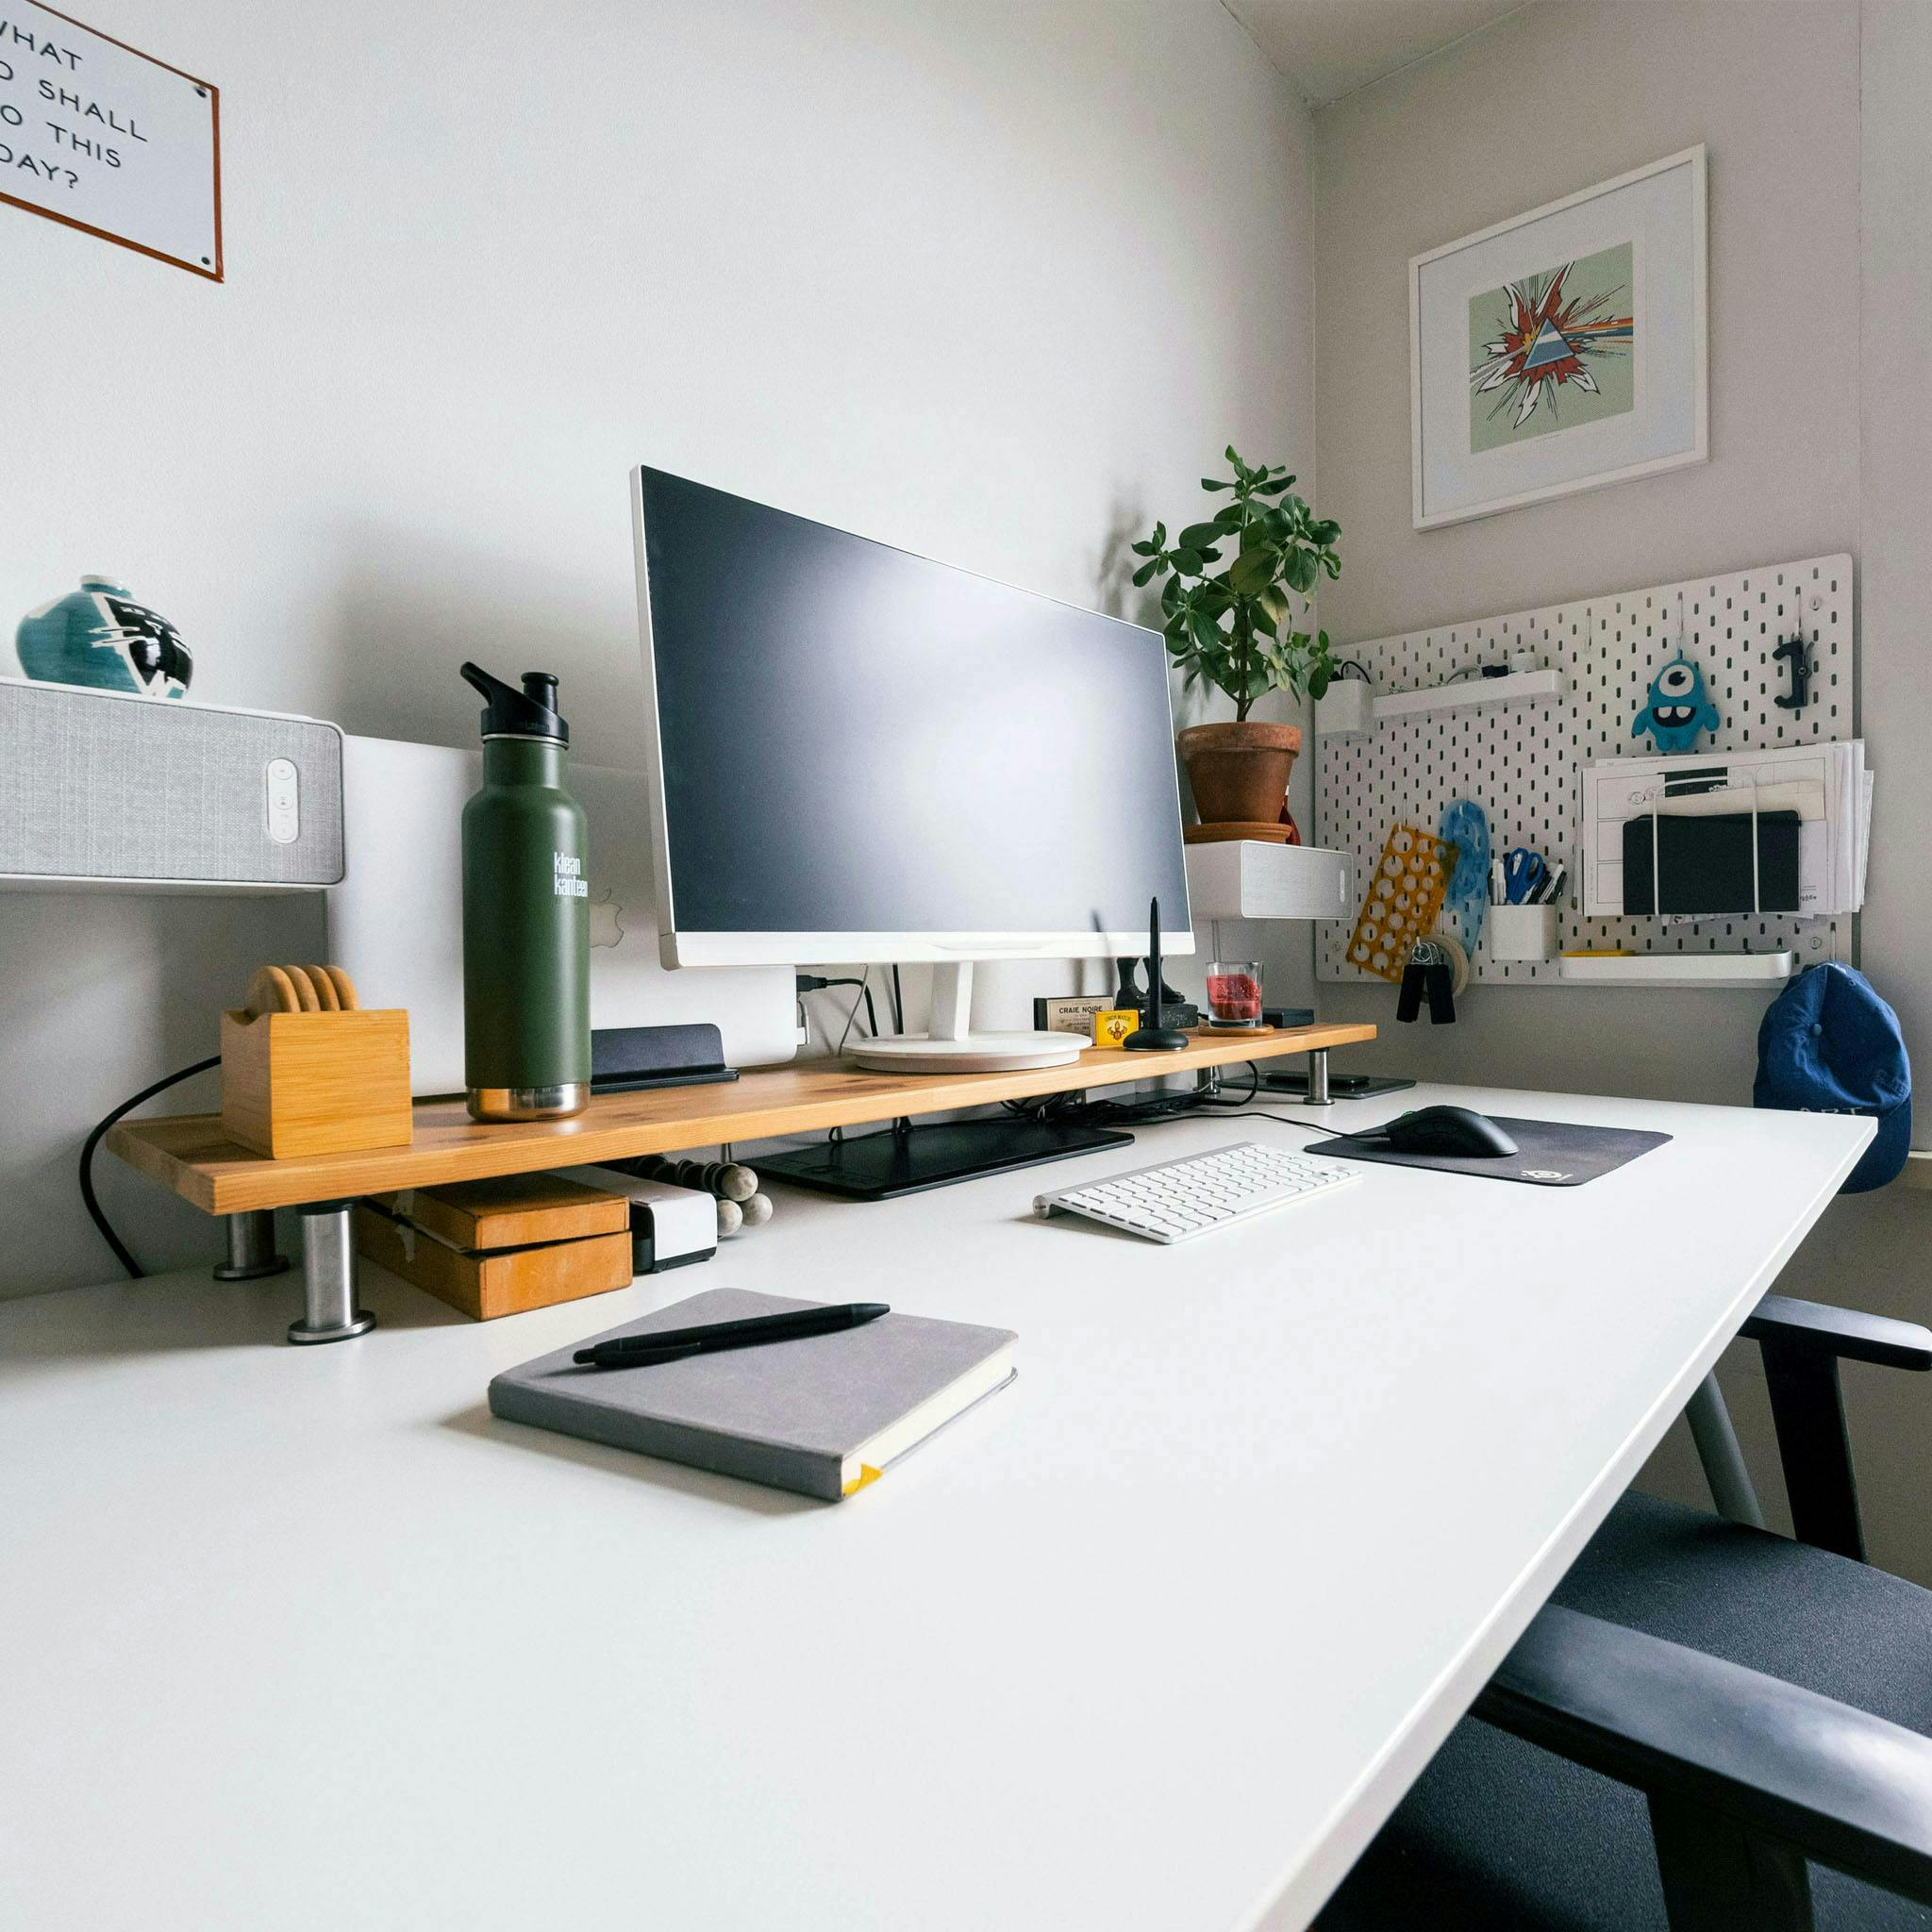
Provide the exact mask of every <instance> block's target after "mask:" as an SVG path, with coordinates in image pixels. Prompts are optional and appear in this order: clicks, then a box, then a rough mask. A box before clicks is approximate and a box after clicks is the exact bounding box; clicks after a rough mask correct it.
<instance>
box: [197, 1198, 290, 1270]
mask: <svg viewBox="0 0 1932 1932" xmlns="http://www.w3.org/2000/svg"><path fill="white" fill-rule="evenodd" d="M222 1222H223V1229H224V1232H225V1234H226V1236H227V1240H228V1258H227V1259H226V1260H225V1261H220V1262H217V1263H216V1264H215V1271H214V1273H215V1279H216V1280H217V1281H254V1280H256V1279H257V1278H258V1276H260V1275H263V1274H285V1273H287V1271H288V1266H289V1257H288V1256H286V1255H278V1254H277V1253H276V1252H275V1211H274V1209H272V1208H254V1209H251V1210H250V1211H249V1212H248V1213H245V1214H225V1215H223V1216H222Z"/></svg>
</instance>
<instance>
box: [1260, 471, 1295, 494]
mask: <svg viewBox="0 0 1932 1932" xmlns="http://www.w3.org/2000/svg"><path fill="white" fill-rule="evenodd" d="M1293 481H1294V478H1293V477H1292V476H1276V477H1275V478H1274V481H1273V482H1270V483H1263V484H1262V485H1260V491H1261V494H1262V495H1263V496H1279V495H1280V494H1281V492H1282V491H1284V490H1286V489H1287V488H1288V486H1289V485H1290V484H1291V483H1292V482H1293Z"/></svg>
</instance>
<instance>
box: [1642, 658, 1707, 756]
mask: <svg viewBox="0 0 1932 1932" xmlns="http://www.w3.org/2000/svg"><path fill="white" fill-rule="evenodd" d="M1718 722H1719V721H1718V715H1717V707H1716V706H1715V705H1714V704H1712V703H1711V701H1710V699H1709V697H1708V696H1707V694H1706V692H1705V689H1704V673H1703V672H1701V671H1700V670H1698V668H1697V667H1696V665H1694V664H1693V663H1691V660H1690V658H1687V657H1685V655H1684V654H1683V652H1681V651H1679V652H1678V653H1677V655H1676V656H1675V657H1674V658H1672V659H1671V661H1670V662H1669V663H1668V664H1666V665H1665V666H1664V668H1663V669H1662V670H1661V671H1659V672H1658V673H1657V675H1656V676H1655V677H1653V678H1652V679H1651V680H1650V700H1649V702H1648V703H1647V704H1646V705H1645V706H1644V708H1642V710H1641V711H1639V712H1638V714H1637V722H1636V724H1633V725H1632V726H1631V727H1630V736H1631V737H1632V738H1641V737H1642V736H1643V734H1644V733H1645V732H1646V731H1647V732H1649V733H1650V735H1651V737H1652V739H1653V740H1654V741H1656V744H1657V750H1658V751H1695V750H1696V749H1697V740H1698V736H1699V734H1700V733H1702V732H1706V731H1715V730H1716V729H1717V727H1718Z"/></svg>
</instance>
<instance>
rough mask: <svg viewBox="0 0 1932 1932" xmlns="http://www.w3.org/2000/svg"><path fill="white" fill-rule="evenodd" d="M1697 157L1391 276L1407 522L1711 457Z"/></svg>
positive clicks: (1700, 160)
mask: <svg viewBox="0 0 1932 1932" xmlns="http://www.w3.org/2000/svg"><path fill="white" fill-rule="evenodd" d="M1705 293H1706V291H1705V227H1704V149H1703V148H1702V147H1693V148H1687V149H1686V150H1685V151H1684V152H1683V153H1682V154H1679V155H1672V156H1670V157H1669V158H1667V159H1665V160H1661V161H1654V162H1652V163H1651V165H1650V166H1649V167H1647V168H1639V169H1637V170H1636V171H1635V173H1633V174H1629V175H1619V176H1618V177H1617V179H1616V180H1614V181H1606V182H1605V183H1603V185H1602V186H1601V187H1598V188H1587V189H1585V190H1584V192H1582V193H1581V194H1573V195H1571V196H1570V197H1569V198H1568V199H1567V200H1564V201H1554V202H1552V203H1550V205H1549V206H1548V207H1547V208H1535V209H1532V210H1531V212H1530V213H1528V214H1526V215H1519V216H1517V217H1516V219H1515V220H1513V221H1508V222H1501V223H1499V224H1498V225H1496V226H1495V227H1493V228H1485V229H1484V230H1483V231H1482V233H1481V234H1479V235H1466V236H1464V237H1463V239H1462V240H1461V241H1459V242H1450V243H1448V244H1447V246H1445V247H1442V248H1435V249H1431V250H1430V251H1429V253H1428V254H1426V255H1418V256H1417V257H1415V258H1414V259H1413V260H1412V261H1411V262H1410V263H1409V265H1408V326H1409V364H1410V366H1409V384H1410V408H1411V415H1410V423H1411V431H1412V436H1413V441H1414V492H1415V526H1416V528H1417V529H1419V530H1428V529H1434V528H1435V527H1437V526H1438V525H1442V524H1459V523H1463V522H1466V521H1467V520H1468V519H1470V518H1472V517H1486V516H1492V515H1494V514H1495V512H1496V511H1498V510H1505V509H1516V508H1520V507H1521V506H1522V505H1524V504H1526V503H1540V502H1541V501H1542V500H1543V499H1544V498H1545V497H1550V496H1566V495H1569V494H1570V493H1571V492H1573V491H1578V490H1595V489H1597V488H1599V487H1600V486H1602V485H1603V484H1606V483H1624V482H1627V481H1629V480H1630V479H1631V478H1633V477H1637V476H1652V475H1657V474H1658V473H1660V472H1662V471H1665V470H1674V469H1679V468H1681V467H1682V466H1683V465H1684V464H1686V463H1701V462H1703V461H1705V460H1706V458H1707V457H1708V456H1709V453H1710V433H1709V398H1708V393H1707V390H1708V384H1707V363H1708V341H1707V322H1706V314H1705Z"/></svg>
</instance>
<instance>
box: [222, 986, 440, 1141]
mask: <svg viewBox="0 0 1932 1932" xmlns="http://www.w3.org/2000/svg"><path fill="white" fill-rule="evenodd" d="M222 1129H223V1131H224V1132H225V1134H226V1135H227V1137H228V1138H229V1140H231V1141H235V1142H236V1143H237V1144H238V1145H240V1146H242V1147H246V1148H247V1149H248V1150H249V1151H250V1152H251V1153H254V1154H266V1155H268V1156H269V1157H270V1158H272V1159H276V1160H279V1159H281V1158H284V1157H285V1156H300V1155H308V1154H351V1153H355V1152H357V1151H358V1150H359V1149H361V1148H364V1147H407V1146H408V1144H409V1140H410V1136H411V1134H412V1133H413V1132H414V1122H413V1120H412V1118H411V1115H410V1110H409V1016H408V1012H407V1011H406V1010H405V1009H404V1008H401V1007H379V1008H354V1009H352V1010H351V1011H349V1012H345V1013H261V1014H258V1015H255V1016H253V1017H251V1016H250V1015H249V1014H247V1013H241V1012H227V1013H224V1014H223V1015H222Z"/></svg>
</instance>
